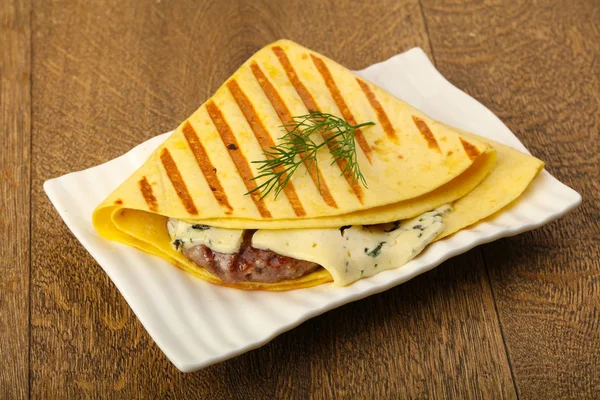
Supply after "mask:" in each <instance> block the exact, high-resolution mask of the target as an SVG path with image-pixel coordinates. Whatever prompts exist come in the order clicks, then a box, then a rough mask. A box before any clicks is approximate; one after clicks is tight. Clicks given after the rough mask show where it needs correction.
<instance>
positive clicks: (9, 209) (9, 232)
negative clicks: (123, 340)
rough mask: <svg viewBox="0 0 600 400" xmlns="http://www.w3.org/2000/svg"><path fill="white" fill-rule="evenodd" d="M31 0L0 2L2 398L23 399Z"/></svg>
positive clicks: (26, 326) (26, 327) (26, 367)
mask: <svg viewBox="0 0 600 400" xmlns="http://www.w3.org/2000/svg"><path fill="white" fill-rule="evenodd" d="M29 9H30V4H29V1H27V0H24V1H9V2H2V3H1V4H0V338H1V339H0V364H1V365H2V366H1V367H0V398H3V399H5V398H13V399H17V398H26V397H27V394H28V390H29V387H28V372H29V264H30V258H29V216H30V207H31V202H30V165H29V160H30V148H31V146H30V143H31V124H30V114H31V96H30V88H31V81H30V73H31V62H30V60H31V53H30V38H31V35H30V33H31V24H30V19H29Z"/></svg>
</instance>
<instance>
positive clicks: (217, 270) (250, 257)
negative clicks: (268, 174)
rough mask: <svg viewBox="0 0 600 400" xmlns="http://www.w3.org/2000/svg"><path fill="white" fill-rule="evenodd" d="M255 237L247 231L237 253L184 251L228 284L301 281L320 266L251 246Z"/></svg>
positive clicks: (198, 248) (202, 248)
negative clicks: (295, 279) (299, 279)
mask: <svg viewBox="0 0 600 400" xmlns="http://www.w3.org/2000/svg"><path fill="white" fill-rule="evenodd" d="M253 234H254V232H253V231H248V232H246V235H245V236H244V240H243V242H242V245H241V247H240V250H239V251H238V252H237V253H233V254H229V253H219V252H218V251H213V250H211V249H210V248H208V247H206V246H205V245H197V246H193V247H189V248H184V249H183V255H185V256H186V257H187V258H188V259H189V260H190V261H192V262H194V263H195V264H197V265H199V266H201V267H203V268H206V269H207V270H208V271H210V272H211V273H213V274H214V275H216V276H218V277H219V278H221V279H222V280H223V281H224V282H226V283H236V282H266V283H274V282H280V281H283V280H286V279H294V278H299V277H301V276H303V275H305V274H308V273H309V272H312V271H314V270H316V269H317V268H318V267H319V264H316V263H313V262H310V261H302V260H297V259H295V258H291V257H286V256H282V255H280V254H277V253H275V252H273V251H271V250H262V249H257V248H255V247H252V245H251V239H252V235H253Z"/></svg>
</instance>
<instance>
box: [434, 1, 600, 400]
mask: <svg viewBox="0 0 600 400" xmlns="http://www.w3.org/2000/svg"><path fill="white" fill-rule="evenodd" d="M423 4H424V14H425V16H426V22H427V26H428V29H429V32H430V34H431V35H430V39H431V43H432V48H433V53H434V54H435V57H436V60H437V61H438V67H439V68H440V70H441V72H442V73H443V74H444V75H445V76H446V77H448V78H449V79H450V80H451V81H453V82H454V83H456V84H457V85H458V86H459V87H462V88H466V89H467V90H468V91H469V93H470V94H471V95H473V96H474V97H476V98H478V99H479V100H480V101H482V102H483V103H484V104H486V105H487V106H488V107H490V108H491V109H492V111H494V112H495V113H496V114H497V115H499V116H500V117H501V118H502V119H503V120H504V121H505V123H506V124H507V125H508V126H509V127H510V128H511V130H512V131H513V132H515V133H516V134H517V136H518V137H519V138H520V139H521V141H523V142H524V144H525V145H526V146H527V147H528V148H529V149H530V150H531V151H532V153H533V154H534V155H536V156H538V157H539V158H541V159H543V160H544V161H546V163H547V165H546V168H547V169H548V170H549V171H550V172H551V173H552V174H554V175H555V176H556V177H557V178H558V179H560V180H561V181H563V182H565V183H567V184H568V185H570V186H571V187H573V188H574V189H575V190H577V191H578V192H580V193H581V194H582V195H583V204H582V206H581V207H579V208H578V209H577V210H576V211H575V212H574V213H572V214H570V215H568V216H567V217H565V218H563V219H561V220H559V221H557V222H555V223H552V224H550V225H548V226H546V227H544V228H542V229H539V230H536V231H534V232H532V233H527V234H524V235H519V236H517V237H514V238H510V239H505V240H501V241H499V242H497V243H494V244H491V245H487V246H485V247H484V248H483V251H484V256H485V261H486V264H487V266H488V269H489V273H490V276H491V279H492V283H493V291H494V295H495V299H496V301H497V307H498V311H499V315H500V318H501V323H502V328H503V332H504V336H505V338H506V343H507V346H508V350H509V358H510V360H511V363H512V367H513V370H514V375H515V379H516V384H517V390H518V394H519V395H520V397H522V398H573V399H581V398H598V397H600V302H599V301H598V299H600V196H599V194H600V183H599V182H600V163H599V160H600V156H599V155H600V141H599V140H598V132H599V131H600V112H599V110H600V65H599V64H598V60H599V59H600V31H599V29H598V27H599V26H600V5H599V4H598V2H594V1H572V2H569V3H568V5H567V4H566V3H565V2H562V1H545V2H530V1H512V0H506V1H498V0H486V1H479V2H473V3H465V4H457V3H455V2H441V1H430V0H424V1H423Z"/></svg>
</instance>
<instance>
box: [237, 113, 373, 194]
mask: <svg viewBox="0 0 600 400" xmlns="http://www.w3.org/2000/svg"><path fill="white" fill-rule="evenodd" d="M368 125H375V123H374V122H364V123H362V124H357V125H350V124H349V123H347V122H346V121H344V119H342V118H339V117H337V116H335V115H332V114H326V113H322V112H320V111H313V112H311V113H310V114H306V115H301V116H298V117H292V122H290V123H288V124H285V125H283V128H285V129H286V130H287V134H285V135H284V136H282V137H281V138H279V140H280V143H279V144H278V145H277V146H274V147H271V150H268V151H265V156H266V159H265V160H260V161H252V162H253V163H256V164H261V165H260V166H259V167H258V172H259V173H258V175H257V176H256V177H254V178H252V179H253V180H264V182H262V183H261V184H260V185H258V186H257V187H256V188H254V189H253V190H251V191H250V192H248V193H246V194H250V193H252V192H254V191H257V190H259V191H260V192H261V193H262V196H261V198H263V197H265V196H266V195H267V194H269V193H270V192H271V191H272V190H275V198H277V196H278V195H279V194H280V193H281V191H282V190H283V189H284V188H285V186H286V185H287V183H288V182H289V180H290V178H291V177H292V175H293V174H294V172H296V170H297V169H298V167H299V166H300V165H301V164H303V163H306V167H307V169H310V168H311V167H312V165H313V163H314V165H315V166H317V167H318V160H317V152H318V151H319V150H320V149H321V148H323V147H324V146H328V147H330V152H331V157H332V161H331V164H334V163H336V162H338V161H339V160H345V161H346V165H345V168H344V170H343V171H342V175H346V174H349V175H350V176H351V177H352V180H353V182H355V181H356V180H359V181H360V182H361V183H362V184H363V186H364V187H367V182H366V180H365V177H364V176H363V174H362V172H361V171H360V166H359V165H358V160H357V158H356V143H355V141H354V131H355V130H356V129H358V128H360V127H363V126H368ZM316 133H320V134H321V136H322V137H323V142H321V143H317V142H315V141H314V140H313V135H314V134H316ZM320 189H321V187H320V183H319V190H320Z"/></svg>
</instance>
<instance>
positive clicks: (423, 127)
mask: <svg viewBox="0 0 600 400" xmlns="http://www.w3.org/2000/svg"><path fill="white" fill-rule="evenodd" d="M412 119H413V121H414V122H415V125H416V126H417V128H418V129H419V132H421V135H423V137H424V138H425V140H426V141H427V146H429V148H430V149H435V150H437V151H438V152H439V153H441V152H442V151H441V150H440V146H439V144H438V142H437V140H435V136H433V133H431V130H430V129H429V126H427V123H426V122H425V121H423V120H422V119H421V118H419V117H416V116H414V115H413V116H412Z"/></svg>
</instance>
